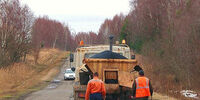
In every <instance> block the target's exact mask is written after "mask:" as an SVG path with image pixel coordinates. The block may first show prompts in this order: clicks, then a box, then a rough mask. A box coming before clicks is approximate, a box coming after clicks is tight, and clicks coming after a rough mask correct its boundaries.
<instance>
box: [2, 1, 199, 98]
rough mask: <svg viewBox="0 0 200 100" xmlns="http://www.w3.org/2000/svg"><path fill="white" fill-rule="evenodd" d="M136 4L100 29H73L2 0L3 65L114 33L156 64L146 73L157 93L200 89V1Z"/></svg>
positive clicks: (102, 41) (71, 48)
mask: <svg viewBox="0 0 200 100" xmlns="http://www.w3.org/2000/svg"><path fill="white" fill-rule="evenodd" d="M130 7H131V10H130V11H129V13H128V15H123V14H119V15H115V16H114V17H113V18H112V19H105V21H104V22H103V23H102V24H101V26H100V29H99V31H98V32H97V33H95V32H92V31H91V32H77V33H72V32H71V30H70V29H69V26H70V25H69V26H68V25H66V24H64V23H62V22H59V21H57V20H54V19H50V18H49V17H48V16H42V17H35V16H34V13H33V12H32V11H31V10H30V8H29V7H28V6H27V5H22V4H21V3H20V1H19V0H3V1H0V67H1V68H5V67H7V66H8V65H10V64H12V63H15V62H23V61H24V60H25V59H26V55H27V54H29V53H32V52H34V54H35V63H37V58H38V52H39V51H40V49H41V48H58V49H60V50H67V51H74V50H75V48H76V47H77V46H78V45H79V42H80V41H81V40H83V41H84V43H85V44H108V39H107V37H108V36H109V35H110V34H113V35H114V36H115V38H114V39H115V41H121V40H123V39H125V40H126V41H127V44H128V45H129V46H130V48H131V49H132V50H133V51H134V53H135V54H137V55H141V56H143V57H145V58H146V59H147V60H148V61H149V62H151V65H152V68H149V69H148V70H146V71H147V75H148V76H149V77H150V79H152V81H153V82H152V84H153V86H154V88H155V89H156V90H157V91H160V92H165V93H169V91H171V90H172V91H175V90H181V89H193V90H197V91H198V90H200V86H199V83H200V80H199V79H197V78H198V76H199V75H200V53H199V51H200V46H199V45H200V1H199V0H131V1H130ZM161 80H162V81H161ZM161 86H163V87H161ZM171 94H174V93H173V92H172V93H171Z"/></svg>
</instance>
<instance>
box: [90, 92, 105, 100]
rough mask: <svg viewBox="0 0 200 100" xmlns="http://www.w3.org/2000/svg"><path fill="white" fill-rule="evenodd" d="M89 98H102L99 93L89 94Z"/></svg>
mask: <svg viewBox="0 0 200 100" xmlns="http://www.w3.org/2000/svg"><path fill="white" fill-rule="evenodd" d="M90 100H103V98H102V95H101V93H93V94H90Z"/></svg>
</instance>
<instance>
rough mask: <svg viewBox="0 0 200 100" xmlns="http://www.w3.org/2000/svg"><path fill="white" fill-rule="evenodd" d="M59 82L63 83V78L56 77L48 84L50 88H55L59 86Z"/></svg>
mask: <svg viewBox="0 0 200 100" xmlns="http://www.w3.org/2000/svg"><path fill="white" fill-rule="evenodd" d="M59 83H61V80H58V79H54V80H53V81H51V84H49V85H48V86H47V88H48V89H55V88H57V87H58V85H59Z"/></svg>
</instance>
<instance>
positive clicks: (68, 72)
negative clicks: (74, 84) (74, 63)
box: [64, 68, 75, 80]
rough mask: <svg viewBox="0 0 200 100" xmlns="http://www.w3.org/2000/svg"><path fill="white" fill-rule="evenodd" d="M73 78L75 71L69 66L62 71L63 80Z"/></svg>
mask: <svg viewBox="0 0 200 100" xmlns="http://www.w3.org/2000/svg"><path fill="white" fill-rule="evenodd" d="M68 79H73V80H74V79H75V72H73V71H72V70H71V69H70V68H69V69H66V70H65V72H64V80H68Z"/></svg>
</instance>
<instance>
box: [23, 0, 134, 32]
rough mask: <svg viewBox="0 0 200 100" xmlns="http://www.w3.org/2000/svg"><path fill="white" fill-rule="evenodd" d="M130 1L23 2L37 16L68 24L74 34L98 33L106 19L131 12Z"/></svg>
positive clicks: (46, 0)
mask: <svg viewBox="0 0 200 100" xmlns="http://www.w3.org/2000/svg"><path fill="white" fill-rule="evenodd" d="M129 1H130V0H22V3H23V4H27V5H28V6H29V7H30V9H31V10H32V11H33V12H34V14H35V16H43V15H48V16H49V18H51V19H55V20H59V21H60V22H62V23H65V24H67V25H68V26H69V27H70V29H71V31H72V32H88V31H93V32H98V29H99V28H100V25H101V24H102V23H103V21H104V20H105V19H106V18H112V17H113V16H114V15H116V14H120V13H123V14H127V13H128V12H129V9H130V6H129Z"/></svg>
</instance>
